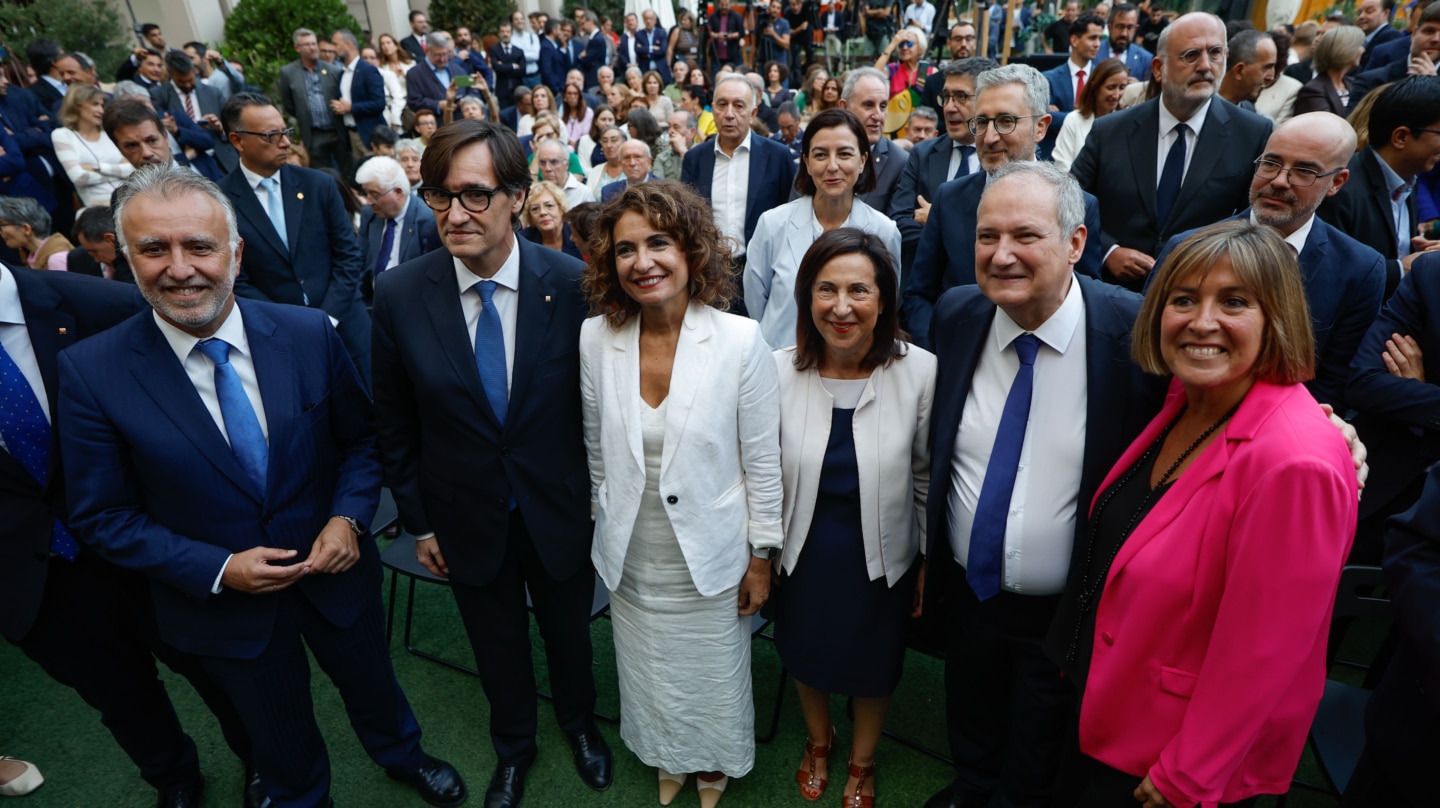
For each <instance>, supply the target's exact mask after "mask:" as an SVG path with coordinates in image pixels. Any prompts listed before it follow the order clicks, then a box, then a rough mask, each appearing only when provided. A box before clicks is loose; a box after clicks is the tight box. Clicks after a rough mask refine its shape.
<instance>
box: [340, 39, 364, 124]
mask: <svg viewBox="0 0 1440 808" xmlns="http://www.w3.org/2000/svg"><path fill="white" fill-rule="evenodd" d="M357 64H360V57H359V56H356V57H355V58H354V59H351V60H350V64H348V65H342V67H343V68H344V69H343V70H341V71H340V97H341V98H343V99H345V101H346V102H347V103H348V102H349V101H350V88H351V87H352V86H353V85H354V84H355V65H357ZM345 125H346V126H348V127H350V128H351V129H354V128H355V114H354V113H352V112H347V113H345Z"/></svg>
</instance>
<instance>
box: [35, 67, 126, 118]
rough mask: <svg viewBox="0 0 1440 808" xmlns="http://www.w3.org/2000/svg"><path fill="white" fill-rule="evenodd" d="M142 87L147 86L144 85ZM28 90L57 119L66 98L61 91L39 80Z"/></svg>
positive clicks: (44, 109) (41, 106)
mask: <svg viewBox="0 0 1440 808" xmlns="http://www.w3.org/2000/svg"><path fill="white" fill-rule="evenodd" d="M135 80H136V81H140V77H139V76H136V77H135ZM12 86H13V85H12ZM141 86H147V85H144V84H143V83H142V84H141ZM28 89H29V90H30V92H31V93H32V94H33V95H34V96H35V100H36V101H37V102H39V104H40V109H41V110H42V111H44V113H45V114H46V115H49V116H50V117H51V118H55V117H57V116H58V115H59V114H60V102H62V101H64V100H65V96H64V95H63V94H61V92H60V91H59V90H57V89H55V88H54V87H52V86H50V82H48V81H46V80H44V79H37V80H36V81H35V83H34V84H32V85H30V87H29V88H28Z"/></svg>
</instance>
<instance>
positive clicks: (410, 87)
mask: <svg viewBox="0 0 1440 808" xmlns="http://www.w3.org/2000/svg"><path fill="white" fill-rule="evenodd" d="M445 72H446V73H449V74H450V80H451V81H454V80H455V79H456V78H457V77H459V76H468V75H470V74H469V73H466V72H465V68H463V67H461V66H460V65H459V64H458V63H457V62H456V61H455V60H454V59H451V60H450V61H449V62H447V63H446V64H445ZM446 89H447V88H446V87H445V86H444V85H442V84H441V83H440V79H438V78H436V77H435V70H434V66H433V65H431V64H430V60H428V59H426V60H423V61H421V62H419V63H418V64H416V65H415V66H414V67H413V68H411V69H410V72H409V73H406V74H405V93H406V95H405V106H407V107H409V108H410V109H412V110H415V111H417V112H418V111H419V110H422V109H428V110H430V111H431V112H433V113H435V114H436V115H438V116H441V117H442V119H443V116H444V112H443V111H442V110H441V109H440V102H441V101H444V100H445V91H446ZM468 95H473V96H476V97H479V95H480V92H479V91H478V90H476V89H475V88H474V87H461V88H460V89H458V90H456V91H455V100H457V101H458V100H460V99H461V98H464V97H466V96H468Z"/></svg>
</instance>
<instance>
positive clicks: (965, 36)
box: [950, 34, 975, 42]
mask: <svg viewBox="0 0 1440 808" xmlns="http://www.w3.org/2000/svg"><path fill="white" fill-rule="evenodd" d="M950 41H951V42H974V41H975V35H974V34H962V35H960V36H952V37H950Z"/></svg>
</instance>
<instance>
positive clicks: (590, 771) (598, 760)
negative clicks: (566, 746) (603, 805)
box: [570, 729, 615, 791]
mask: <svg viewBox="0 0 1440 808" xmlns="http://www.w3.org/2000/svg"><path fill="white" fill-rule="evenodd" d="M570 750H571V751H572V752H573V753H574V755H575V771H577V772H579V773H580V779H581V780H583V781H584V782H585V785H587V786H589V787H590V788H592V789H594V790H595V791H604V790H605V789H607V788H609V787H610V783H611V781H612V780H614V779H615V759H614V757H613V756H611V754H610V746H609V745H608V744H606V743H605V738H604V737H602V736H601V735H600V732H599V731H598V730H594V729H589V730H586V731H584V732H580V733H576V734H575V735H572V736H570Z"/></svg>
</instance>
